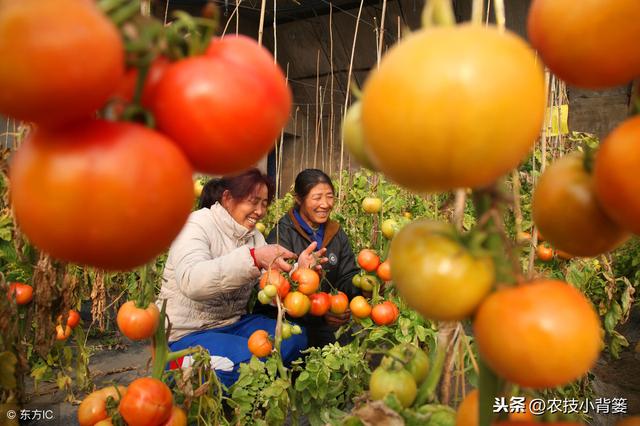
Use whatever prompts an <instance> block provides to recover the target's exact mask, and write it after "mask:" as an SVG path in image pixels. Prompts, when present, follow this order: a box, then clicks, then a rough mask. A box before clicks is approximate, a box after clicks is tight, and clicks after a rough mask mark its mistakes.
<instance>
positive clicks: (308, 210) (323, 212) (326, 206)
mask: <svg viewBox="0 0 640 426" xmlns="http://www.w3.org/2000/svg"><path fill="white" fill-rule="evenodd" d="M333 201H334V199H333V190H332V189H331V186H330V185H329V184H327V183H319V184H317V185H316V186H314V187H313V188H311V191H309V193H308V194H307V196H306V197H304V199H303V200H298V202H299V203H300V216H302V218H303V219H304V220H305V222H307V223H309V224H311V225H316V226H317V225H320V224H322V223H325V222H326V221H327V220H329V214H330V213H331V210H332V209H333Z"/></svg>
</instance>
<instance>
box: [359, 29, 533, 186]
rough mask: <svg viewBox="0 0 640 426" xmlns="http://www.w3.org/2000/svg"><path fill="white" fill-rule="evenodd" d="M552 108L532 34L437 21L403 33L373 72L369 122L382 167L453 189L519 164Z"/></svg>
mask: <svg viewBox="0 0 640 426" xmlns="http://www.w3.org/2000/svg"><path fill="white" fill-rule="evenodd" d="M522 99H527V102H522ZM544 111H545V89H544V74H543V72H542V67H541V65H540V63H539V61H538V62H536V58H535V55H534V52H533V51H532V50H531V48H530V47H529V46H528V44H527V43H526V42H525V41H524V40H522V39H521V38H520V37H518V36H517V35H515V34H514V33H511V32H509V31H507V32H501V31H499V30H498V29H497V28H495V27H483V26H479V25H477V26H476V25H457V26H451V27H436V28H433V27H432V28H427V29H423V30H420V31H416V32H413V33H411V34H410V35H409V36H408V37H404V38H403V39H402V40H401V41H400V42H399V43H397V44H396V45H395V46H394V47H393V48H391V50H389V51H388V53H387V54H386V55H385V56H384V57H383V58H382V62H381V63H380V67H379V68H378V69H375V70H374V71H372V73H371V75H370V76H369V78H368V80H367V82H366V84H365V86H364V91H363V96H362V127H363V130H364V137H365V142H366V150H367V153H368V154H369V156H370V158H371V161H372V162H373V165H374V166H375V167H376V168H377V169H378V170H380V171H381V172H383V173H384V174H385V175H387V176H389V177H390V178H391V179H393V180H394V181H396V182H398V183H399V184H401V185H402V186H405V187H407V188H410V189H413V190H416V191H446V190H451V189H452V188H461V187H478V186H482V185H487V184H490V183H491V182H493V181H495V180H496V179H497V178H498V177H499V176H501V175H503V174H505V173H506V172H507V171H509V170H511V169H513V168H514V167H516V166H517V165H518V163H519V162H520V161H521V160H523V158H524V157H526V155H527V154H528V153H529V151H530V150H531V147H532V145H533V142H534V141H535V140H536V138H537V137H538V134H539V133H540V127H541V125H542V122H543V119H544ZM505 116H508V117H509V120H503V119H502V117H505ZM389 141H393V143H389ZM425 141H428V143H425Z"/></svg>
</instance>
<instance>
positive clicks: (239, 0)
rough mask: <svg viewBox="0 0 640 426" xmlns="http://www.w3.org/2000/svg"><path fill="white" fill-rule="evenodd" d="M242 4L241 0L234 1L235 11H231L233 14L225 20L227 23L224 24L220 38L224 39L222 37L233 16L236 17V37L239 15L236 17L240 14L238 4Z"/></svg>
mask: <svg viewBox="0 0 640 426" xmlns="http://www.w3.org/2000/svg"><path fill="white" fill-rule="evenodd" d="M241 2H242V0H236V7H235V9H233V12H231V15H229V19H227V23H226V24H224V29H223V30H222V34H221V37H222V38H224V36H225V35H226V34H227V29H228V28H229V24H230V23H231V20H232V19H233V18H234V16H235V17H236V35H238V23H239V22H240V19H239V18H240V15H238V14H239V13H240V9H239V8H240V3H241Z"/></svg>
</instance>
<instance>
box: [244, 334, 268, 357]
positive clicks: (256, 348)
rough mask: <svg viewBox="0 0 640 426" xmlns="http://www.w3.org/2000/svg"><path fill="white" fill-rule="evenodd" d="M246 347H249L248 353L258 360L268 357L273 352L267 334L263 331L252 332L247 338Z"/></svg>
mask: <svg viewBox="0 0 640 426" xmlns="http://www.w3.org/2000/svg"><path fill="white" fill-rule="evenodd" d="M247 346H248V347H249V351H250V352H251V353H252V354H254V355H255V356H257V357H258V358H264V357H265V356H269V355H270V354H271V351H272V350H273V345H272V344H271V339H270V338H269V333H267V332H266V331H265V330H256V331H254V332H253V334H251V336H249V340H248V341H247Z"/></svg>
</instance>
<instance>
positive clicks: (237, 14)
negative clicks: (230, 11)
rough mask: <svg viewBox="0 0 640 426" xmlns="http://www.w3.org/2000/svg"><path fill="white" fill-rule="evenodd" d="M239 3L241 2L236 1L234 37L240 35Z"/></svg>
mask: <svg viewBox="0 0 640 426" xmlns="http://www.w3.org/2000/svg"><path fill="white" fill-rule="evenodd" d="M240 3H242V0H236V35H238V34H239V33H240Z"/></svg>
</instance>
